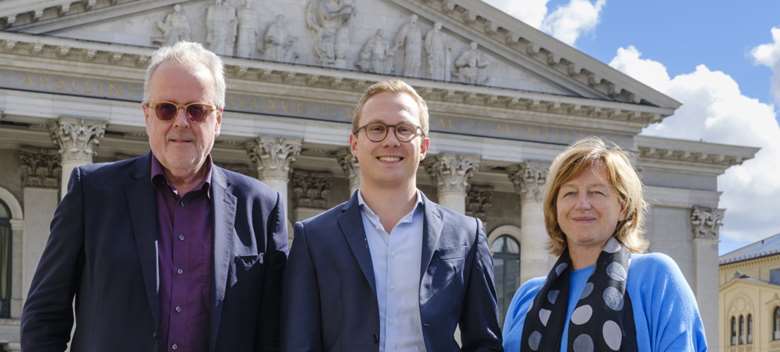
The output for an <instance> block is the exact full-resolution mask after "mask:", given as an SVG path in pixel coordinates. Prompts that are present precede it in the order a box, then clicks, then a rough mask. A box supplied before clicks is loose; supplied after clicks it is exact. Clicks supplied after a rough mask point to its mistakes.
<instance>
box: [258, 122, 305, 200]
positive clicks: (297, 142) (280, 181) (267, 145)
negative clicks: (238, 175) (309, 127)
mask: <svg viewBox="0 0 780 352" xmlns="http://www.w3.org/2000/svg"><path fill="white" fill-rule="evenodd" d="M301 144H302V140H301V139H300V138H289V137H277V136H260V137H258V138H257V139H255V140H254V141H252V142H250V143H249V144H247V152H248V153H249V158H250V159H252V162H253V163H254V164H255V167H257V178H259V179H260V180H261V181H263V182H265V184H267V185H268V186H270V187H271V188H272V189H273V190H275V191H277V192H279V194H280V195H281V196H282V199H284V200H285V201H286V202H287V204H290V198H289V197H288V196H287V183H288V182H289V181H290V165H291V164H292V163H293V162H294V161H295V158H296V157H297V156H298V155H299V154H300V153H301Z"/></svg>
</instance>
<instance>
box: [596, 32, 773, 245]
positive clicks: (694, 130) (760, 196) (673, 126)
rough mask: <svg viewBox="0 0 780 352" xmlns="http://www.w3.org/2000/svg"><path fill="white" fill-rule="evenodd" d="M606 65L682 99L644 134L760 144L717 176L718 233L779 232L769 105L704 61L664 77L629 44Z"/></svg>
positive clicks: (754, 236)
mask: <svg viewBox="0 0 780 352" xmlns="http://www.w3.org/2000/svg"><path fill="white" fill-rule="evenodd" d="M778 34H780V32H779V33H778ZM776 42H777V40H776ZM762 50H764V49H762ZM610 65H611V66H613V67H615V68H617V69H618V70H620V71H623V72H625V73H627V74H628V75H630V76H632V77H634V78H636V79H638V80H639V81H642V82H644V83H645V84H647V85H649V86H651V87H653V88H655V89H657V90H659V91H661V92H664V93H665V94H667V95H669V96H671V97H673V98H675V99H677V100H679V101H680V102H682V103H683V106H682V107H681V108H679V109H678V110H677V111H676V112H675V114H674V115H672V116H670V117H667V118H666V119H665V120H664V121H663V122H662V123H661V124H658V125H654V126H650V127H648V128H647V129H645V130H644V131H643V133H644V134H648V135H659V136H664V137H672V138H685V139H694V140H699V139H703V140H705V141H708V142H715V143H726V144H736V145H747V146H757V147H761V151H759V152H758V154H756V156H755V158H754V159H752V160H748V161H746V162H745V163H743V164H742V165H740V166H735V167H731V168H730V169H729V170H727V171H726V173H725V174H724V175H722V176H720V177H719V178H718V186H719V189H720V190H722V191H723V195H722V196H721V203H720V206H721V207H723V208H726V209H727V211H726V218H725V220H724V227H723V229H722V230H721V234H722V235H723V236H724V239H728V240H732V241H737V242H743V241H755V240H758V239H761V238H763V237H766V236H769V235H772V234H775V233H778V232H780V218H778V217H777V214H778V212H779V211H780V201H778V200H779V199H780V177H777V171H776V169H777V168H776V164H777V162H778V160H780V127H779V126H778V124H777V121H776V120H775V114H776V111H775V109H774V106H773V105H771V104H766V103H762V102H760V101H759V100H757V99H754V98H751V97H748V96H745V95H743V94H742V92H741V91H740V89H739V84H738V83H737V82H736V81H735V80H734V79H733V78H732V77H731V76H729V75H728V74H726V73H724V72H721V71H712V70H710V69H709V68H708V67H707V66H705V65H699V66H697V67H696V69H695V70H694V71H693V72H690V73H686V74H681V75H678V76H675V77H669V75H668V73H667V71H666V67H665V66H664V65H663V64H661V63H660V62H657V61H653V60H650V59H643V58H642V57H641V54H640V52H639V51H638V50H637V49H636V48H634V47H628V48H620V49H618V51H617V55H616V56H615V58H614V59H612V61H611V62H610Z"/></svg>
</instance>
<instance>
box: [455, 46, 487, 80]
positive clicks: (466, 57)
mask: <svg viewBox="0 0 780 352" xmlns="http://www.w3.org/2000/svg"><path fill="white" fill-rule="evenodd" d="M489 64H490V62H489V61H488V58H487V56H485V55H484V54H482V53H481V52H479V50H478V46H477V43H476V42H471V44H470V45H469V48H468V49H466V51H464V52H463V53H462V54H460V56H459V57H458V59H457V60H455V75H456V76H457V78H458V79H460V80H461V81H463V82H465V83H472V84H485V83H488V81H490V77H489V76H488V74H487V69H488V65H489Z"/></svg>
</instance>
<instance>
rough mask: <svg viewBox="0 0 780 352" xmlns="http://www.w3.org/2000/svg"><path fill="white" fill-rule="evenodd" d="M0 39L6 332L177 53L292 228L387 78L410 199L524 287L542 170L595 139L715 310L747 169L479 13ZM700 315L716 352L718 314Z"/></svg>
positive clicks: (586, 63) (577, 59)
mask: <svg viewBox="0 0 780 352" xmlns="http://www.w3.org/2000/svg"><path fill="white" fill-rule="evenodd" d="M196 23H200V24H203V25H195V24H196ZM0 28H3V29H4V30H3V31H2V32H0V56H2V57H4V58H6V60H5V61H4V62H6V64H5V65H3V67H2V68H0V86H2V87H3V88H2V89H0V163H2V167H0V200H2V201H3V203H4V204H5V205H6V206H8V207H10V208H12V209H15V210H16V212H14V213H13V217H12V218H11V219H10V220H9V223H10V224H11V225H10V226H11V227H12V236H13V256H14V257H13V264H12V265H11V269H10V270H11V271H12V273H11V277H12V278H13V280H12V290H11V294H10V295H11V297H9V299H10V300H11V303H12V304H11V314H10V315H11V317H12V318H18V316H19V311H20V308H21V304H22V302H23V300H24V297H25V295H26V291H27V288H28V287H29V282H30V279H31V277H32V273H33V271H34V269H35V266H36V264H37V260H38V257H39V256H40V253H41V251H42V249H43V245H44V243H45V241H46V238H47V237H48V224H49V222H50V221H51V217H52V213H53V210H54V208H55V207H56V205H57V203H58V201H59V199H60V196H61V195H62V193H63V190H64V189H65V187H67V180H68V177H69V171H70V170H72V168H73V167H75V166H78V165H81V164H84V163H89V162H95V161H112V160H117V159H122V158H126V157H128V156H132V155H140V154H143V153H145V152H146V151H147V142H146V136H145V132H144V127H143V126H144V123H143V115H142V112H141V109H140V104H139V102H140V101H141V99H142V93H143V79H144V69H145V67H146V65H147V64H148V61H149V57H150V54H151V53H152V52H153V50H154V47H155V46H158V45H161V44H163V43H167V42H170V41H172V40H175V39H177V38H190V39H191V40H194V41H198V42H201V43H204V44H205V45H207V46H210V47H213V49H214V50H216V51H218V52H220V53H221V54H223V59H224V62H225V72H226V76H227V77H226V78H227V82H228V91H227V97H226V101H227V103H226V110H225V113H224V121H223V126H222V133H221V135H220V137H219V138H218V139H217V142H216V144H215V149H214V152H213V157H214V160H215V162H217V163H218V164H221V165H225V166H226V167H228V168H230V169H232V170H237V171H238V172H242V173H245V174H248V175H251V176H254V177H258V178H259V179H261V180H263V181H264V182H266V183H268V184H269V185H271V186H272V187H273V188H274V189H276V190H278V191H279V192H280V193H281V194H283V195H284V197H286V198H287V204H288V211H287V214H288V220H289V221H290V222H293V221H297V220H301V219H303V218H306V217H308V216H312V215H315V214H317V213H319V212H321V211H322V210H323V209H326V208H328V207H332V206H334V205H336V204H338V203H340V202H343V201H344V200H346V199H347V198H348V197H349V196H350V195H351V194H352V192H354V190H356V189H357V188H358V187H359V183H360V180H359V176H358V170H359V167H360V164H359V162H357V161H356V160H354V159H353V158H351V157H350V156H349V154H348V148H347V147H346V144H347V139H348V136H349V133H350V127H349V123H350V121H351V110H352V107H353V106H354V104H355V103H356V101H357V99H358V98H359V96H360V94H361V93H362V92H363V90H364V89H365V88H366V87H368V86H369V85H370V84H371V83H373V82H375V81H377V80H379V79H382V78H383V77H384V76H383V75H388V74H390V75H394V76H406V77H407V79H408V81H409V82H410V83H411V84H412V85H414V86H415V88H417V89H418V91H419V92H420V94H421V95H422V96H423V97H424V98H425V99H426V100H427V102H428V105H429V108H430V112H431V122H430V127H431V139H432V143H431V150H430V154H429V156H428V158H427V160H425V161H424V163H425V167H424V168H421V169H420V172H419V175H418V187H419V188H420V189H421V190H422V191H423V192H425V193H426V194H427V195H428V196H429V197H430V198H431V199H433V200H435V201H439V202H440V203H442V204H444V205H445V206H448V207H451V208H453V209H456V210H458V211H461V212H468V213H470V214H473V215H475V216H478V217H479V218H480V219H482V220H483V222H484V223H485V224H486V230H487V232H488V234H490V239H489V240H490V241H491V242H492V241H494V240H496V238H499V237H500V236H503V235H506V236H510V237H512V238H513V239H514V240H515V241H516V242H517V243H518V244H519V246H520V249H519V255H520V259H519V263H520V264H519V265H520V268H519V269H518V270H517V272H519V278H520V280H518V282H520V281H522V280H525V279H528V278H530V277H533V276H538V275H543V274H544V273H546V272H547V270H548V269H549V266H550V265H551V263H552V260H553V259H554V258H552V257H550V256H549V255H547V254H546V252H545V246H544V244H545V241H546V235H545V232H544V225H543V219H542V217H541V205H540V197H541V193H540V192H541V186H542V184H543V182H544V176H545V170H546V167H547V165H549V163H550V162H551V161H552V159H553V158H554V157H555V155H557V154H558V153H559V152H560V151H561V150H563V149H564V148H565V147H566V146H567V145H568V144H570V143H572V142H574V141H576V140H577V139H579V138H582V137H585V136H589V135H598V136H601V137H604V138H607V139H609V140H611V141H613V142H615V143H617V144H618V145H620V146H621V147H623V148H624V149H626V150H628V151H630V152H632V153H633V154H634V155H635V162H636V163H637V164H638V165H637V166H638V167H640V168H641V169H642V177H643V179H644V181H645V183H646V185H647V190H648V192H647V198H648V202H649V203H650V205H651V209H650V212H649V214H650V218H649V221H648V230H649V233H648V237H649V238H650V240H651V241H652V249H653V250H657V251H661V252H665V253H668V254H670V255H671V256H672V257H673V258H675V260H677V262H678V263H679V264H680V267H681V268H682V270H683V272H684V274H685V275H686V278H687V279H688V281H689V282H690V283H691V286H692V287H693V288H694V290H695V291H696V294H697V296H698V297H699V300H700V302H710V301H711V299H712V297H713V295H714V294H715V292H716V291H717V289H716V288H715V287H714V286H712V285H711V284H708V283H711V282H716V278H717V264H716V263H717V247H716V244H717V224H718V221H717V219H716V218H717V209H718V200H719V192H718V188H717V181H716V180H717V176H718V175H720V174H722V173H723V172H724V171H725V170H726V169H727V168H728V167H730V166H732V165H737V164H740V163H741V162H742V161H744V160H746V159H749V158H751V157H752V156H753V155H754V154H755V152H756V149H753V148H743V147H734V146H725V145H717V144H710V143H703V142H694V141H681V140H671V139H664V138H654V137H644V136H639V135H638V134H639V133H640V131H641V130H642V129H643V128H644V127H646V126H648V125H649V124H651V123H655V122H658V121H661V120H662V119H663V118H665V117H666V116H669V115H671V114H672V113H673V112H674V111H675V109H677V108H678V107H679V103H677V102H676V101H674V100H673V99H671V98H669V97H667V96H665V95H663V94H661V93H659V92H657V91H654V90H652V89H650V88H648V87H646V86H645V85H642V84H641V83H639V82H637V81H634V80H633V79H631V78H629V77H627V76H625V75H623V74H621V73H619V72H617V71H615V70H614V69H611V68H609V67H608V66H607V65H605V64H603V63H600V62H597V61H595V60H593V59H590V58H588V57H586V56H584V55H582V54H581V53H579V52H577V51H576V49H573V48H571V47H568V46H565V45H563V44H561V43H560V42H558V41H557V40H554V39H552V38H550V37H547V36H546V35H543V34H541V33H540V32H538V31H536V30H534V29H532V28H531V27H529V26H528V25H526V24H524V23H522V22H520V21H517V20H515V19H512V18H510V17H508V16H507V15H505V14H503V13H501V12H499V11H497V10H495V9H494V8H492V7H490V6H488V5H486V4H484V3H482V2H479V1H471V0H371V1H351V0H300V1H283V0H254V1H247V0H243V1H231V0H225V1H221V0H220V1H180V0H177V1H156V2H152V1H144V0H125V1H121V2H116V1H109V0H90V1H54V0H51V1H45V0H42V1H33V2H30V1H26V0H5V1H2V2H0ZM378 28H380V29H382V30H383V31H382V32H381V33H378V32H377V29H378ZM499 73H500V74H499ZM618 82H619V83H618ZM464 83H466V84H464ZM698 207H703V208H698ZM695 209H699V210H695ZM701 209H705V211H704V212H703V213H702V212H701ZM706 209H710V210H706ZM712 209H715V211H713V210H712ZM696 211H698V212H699V213H696V214H697V215H696V217H693V218H692V214H693V213H694V212H696ZM706 214H710V215H709V216H710V217H709V218H707V217H706V216H704V217H702V215H706ZM702 224H704V225H702ZM510 254H511V253H510ZM0 270H9V269H7V268H0ZM507 289H508V290H509V291H511V289H512V288H511V287H509V288H507ZM508 294H511V292H508ZM702 314H703V316H704V319H705V324H706V327H707V331H708V332H710V334H709V335H710V346H711V347H713V349H714V350H717V346H718V341H719V339H718V329H717V328H716V327H717V319H718V317H717V311H711V310H709V309H707V308H704V309H702Z"/></svg>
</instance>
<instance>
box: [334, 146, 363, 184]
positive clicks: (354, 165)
mask: <svg viewBox="0 0 780 352" xmlns="http://www.w3.org/2000/svg"><path fill="white" fill-rule="evenodd" d="M335 156H336V160H338V162H339V166H341V169H342V170H344V174H345V175H347V178H349V191H350V193H352V192H354V191H355V190H356V189H358V187H360V164H358V162H357V159H355V156H353V155H352V152H351V151H350V150H349V147H346V148H344V149H343V150H340V151H338V152H337V153H336V155H335Z"/></svg>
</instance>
